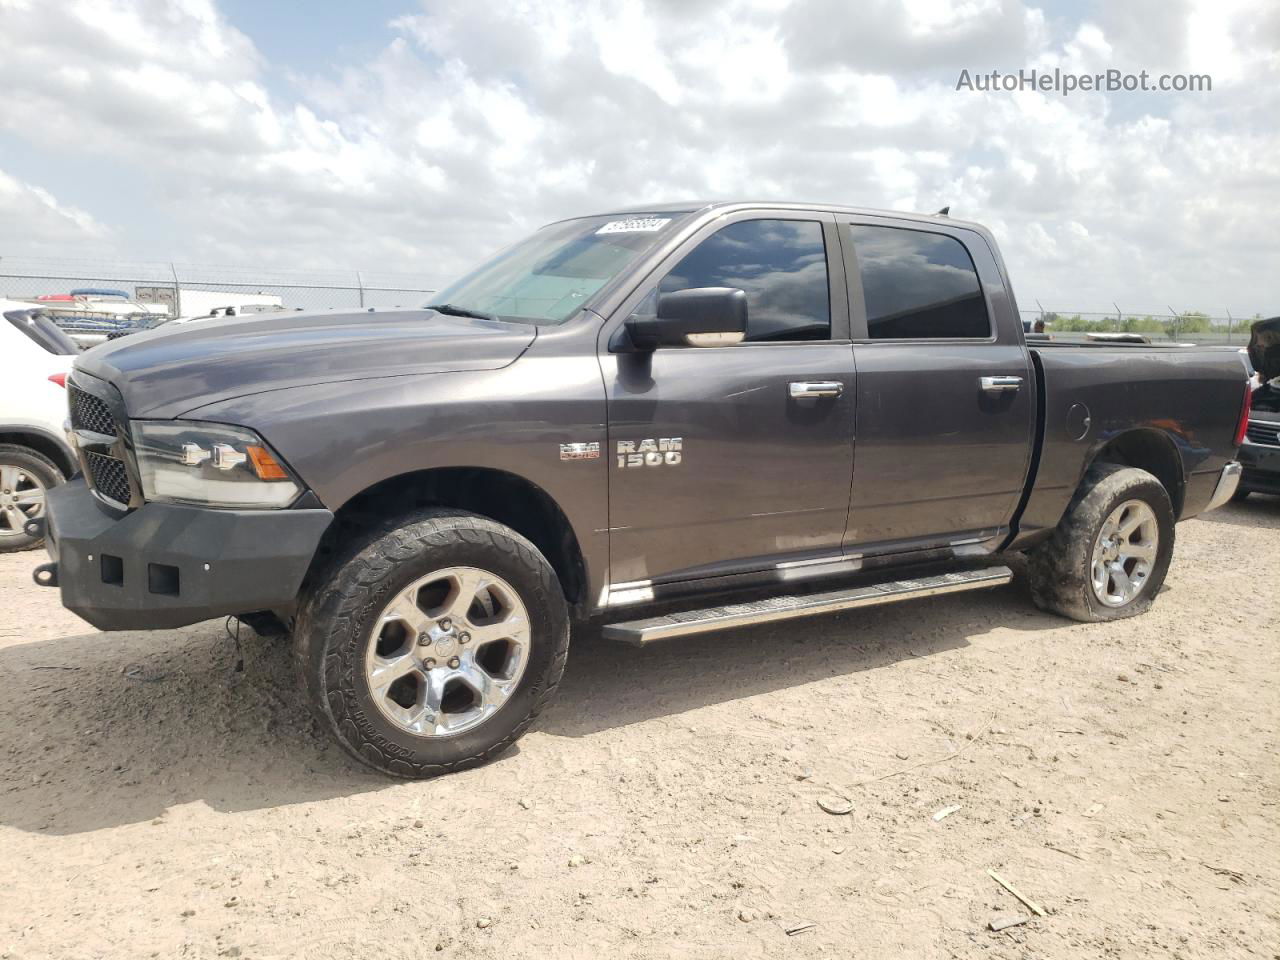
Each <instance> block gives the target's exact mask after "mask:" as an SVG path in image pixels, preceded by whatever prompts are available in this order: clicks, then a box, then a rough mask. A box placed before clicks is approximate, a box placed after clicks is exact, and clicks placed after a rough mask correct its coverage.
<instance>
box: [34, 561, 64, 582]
mask: <svg viewBox="0 0 1280 960" xmlns="http://www.w3.org/2000/svg"><path fill="white" fill-rule="evenodd" d="M31 579H32V580H34V581H35V582H36V584H37V585H38V586H41V587H56V586H57V585H58V565H57V564H56V563H42V564H40V566H38V567H36V568H35V569H34V570H33V571H31Z"/></svg>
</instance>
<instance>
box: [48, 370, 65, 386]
mask: <svg viewBox="0 0 1280 960" xmlns="http://www.w3.org/2000/svg"><path fill="white" fill-rule="evenodd" d="M49 380H50V381H51V382H52V383H56V384H57V385H58V386H60V387H65V386H66V385H67V375H66V374H65V373H51V374H49Z"/></svg>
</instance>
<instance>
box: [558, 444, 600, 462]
mask: <svg viewBox="0 0 1280 960" xmlns="http://www.w3.org/2000/svg"><path fill="white" fill-rule="evenodd" d="M560 459H561V460H599V459H600V442H599V441H598V440H592V441H591V442H590V443H562V444H560Z"/></svg>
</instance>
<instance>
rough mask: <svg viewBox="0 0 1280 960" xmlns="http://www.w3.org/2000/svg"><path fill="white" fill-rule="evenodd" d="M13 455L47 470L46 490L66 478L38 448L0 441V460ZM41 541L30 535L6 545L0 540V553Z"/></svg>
mask: <svg viewBox="0 0 1280 960" xmlns="http://www.w3.org/2000/svg"><path fill="white" fill-rule="evenodd" d="M14 455H17V456H22V457H26V458H27V459H28V460H32V461H34V462H35V463H36V465H37V466H39V467H41V468H42V469H44V470H45V471H47V472H48V474H49V477H50V478H52V480H53V482H52V483H50V484H46V490H47V489H48V487H56V486H58V485H59V484H61V483H64V482H65V481H66V479H67V478H66V477H65V476H64V475H63V473H62V470H61V468H59V466H58V465H57V464H56V463H54V462H53V461H52V460H50V459H49V458H48V457H46V456H45V455H44V454H43V453H41V452H40V451H39V450H33V449H32V448H31V447H27V446H23V445H22V444H20V443H0V460H4V459H5V458H6V456H8V457H13V456H14ZM42 543H44V540H43V539H40V540H33V539H31V538H30V537H26V538H24V539H20V540H17V541H16V542H14V543H11V544H9V545H7V546H6V545H5V544H3V543H2V542H0V553H20V552H22V551H23V550H34V549H35V548H36V547H38V546H40V544H42Z"/></svg>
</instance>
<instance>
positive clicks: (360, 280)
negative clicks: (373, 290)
mask: <svg viewBox="0 0 1280 960" xmlns="http://www.w3.org/2000/svg"><path fill="white" fill-rule="evenodd" d="M356 286H357V287H359V288H360V309H361V310H363V309H364V279H363V278H362V277H361V276H360V271H359V270H357V271H356Z"/></svg>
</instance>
